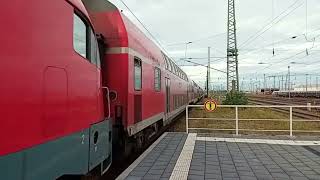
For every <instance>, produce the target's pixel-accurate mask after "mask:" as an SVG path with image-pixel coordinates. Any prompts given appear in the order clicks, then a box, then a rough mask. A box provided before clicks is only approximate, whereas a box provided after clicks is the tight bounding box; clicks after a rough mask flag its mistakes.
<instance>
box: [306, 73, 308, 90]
mask: <svg viewBox="0 0 320 180" xmlns="http://www.w3.org/2000/svg"><path fill="white" fill-rule="evenodd" d="M307 91H308V74H306V92H307Z"/></svg>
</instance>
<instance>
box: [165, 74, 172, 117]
mask: <svg viewBox="0 0 320 180" xmlns="http://www.w3.org/2000/svg"><path fill="white" fill-rule="evenodd" d="M165 84H166V116H167V115H168V114H169V112H170V108H171V107H170V79H169V78H166V82H165Z"/></svg>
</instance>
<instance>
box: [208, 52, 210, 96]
mask: <svg viewBox="0 0 320 180" xmlns="http://www.w3.org/2000/svg"><path fill="white" fill-rule="evenodd" d="M207 69H208V70H207V71H208V72H207V74H208V84H207V96H208V98H209V92H210V89H209V86H210V47H208V68H207Z"/></svg>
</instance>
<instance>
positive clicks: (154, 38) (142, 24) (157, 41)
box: [120, 0, 169, 55]
mask: <svg viewBox="0 0 320 180" xmlns="http://www.w3.org/2000/svg"><path fill="white" fill-rule="evenodd" d="M120 2H121V3H122V4H123V5H124V6H125V7H126V8H127V9H128V11H129V12H130V13H131V14H132V15H133V16H134V18H136V19H137V21H138V22H139V23H140V24H141V26H142V27H143V28H144V29H145V30H146V31H147V32H148V34H149V35H150V36H151V37H152V38H153V40H154V41H155V42H156V43H157V44H158V45H159V46H160V48H161V49H162V50H163V51H164V52H165V53H167V54H168V55H169V53H168V51H167V50H166V49H165V48H164V47H163V46H162V44H161V43H160V41H159V40H158V39H157V38H156V37H155V36H154V35H153V34H152V33H151V32H150V31H149V29H148V28H147V27H146V25H145V24H144V23H143V22H142V21H141V20H140V19H139V18H138V17H137V16H136V15H135V14H134V13H133V11H132V10H131V9H130V8H129V6H128V5H127V4H126V3H125V2H124V1H123V0H120Z"/></svg>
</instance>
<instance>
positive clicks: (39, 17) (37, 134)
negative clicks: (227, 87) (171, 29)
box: [0, 0, 203, 180]
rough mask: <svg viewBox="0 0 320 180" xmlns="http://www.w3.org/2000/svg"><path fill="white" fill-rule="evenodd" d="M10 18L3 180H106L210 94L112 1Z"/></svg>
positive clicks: (37, 6)
mask: <svg viewBox="0 0 320 180" xmlns="http://www.w3.org/2000/svg"><path fill="white" fill-rule="evenodd" d="M26 7H28V8H26ZM1 10H2V11H1V12H2V15H1V16H0V22H2V24H4V25H5V27H3V28H1V34H0V41H1V42H2V43H1V45H0V46H1V48H0V57H1V60H2V61H1V66H0V73H1V77H0V80H1V82H2V84H3V85H2V87H1V89H0V92H1V95H0V97H1V101H0V104H1V109H0V112H1V114H2V118H1V121H0V127H1V129H0V178H1V179H8V180H9V179H10V180H22V179H23V180H37V179H41V180H43V179H58V178H64V177H67V176H68V175H79V176H80V175H86V174H88V173H89V172H95V173H99V174H103V173H104V172H106V170H107V169H108V167H109V166H110V164H111V162H112V157H111V155H112V153H113V154H117V153H115V152H120V151H122V152H125V153H127V154H128V153H130V152H131V151H132V147H137V148H139V147H142V146H143V144H144V143H145V141H148V138H149V137H151V136H152V135H154V134H155V133H157V131H158V130H159V129H160V128H161V127H162V126H165V125H167V124H169V123H170V122H171V121H172V119H173V118H174V117H176V116H177V115H178V114H179V113H181V112H182V111H183V110H184V109H185V106H186V105H187V104H188V103H194V102H196V101H198V100H199V99H200V98H201V96H202V94H203V91H202V89H201V88H200V87H199V86H197V85H196V84H195V83H194V82H193V81H191V80H190V79H189V78H188V77H187V75H186V74H185V73H184V72H183V71H182V70H181V69H180V68H179V67H178V66H177V65H176V64H174V63H173V61H172V60H171V59H170V58H168V56H166V55H165V54H164V53H163V52H161V50H160V49H159V47H157V46H156V45H155V44H154V43H153V42H152V41H151V40H149V39H148V38H147V37H146V36H145V35H144V34H143V33H142V32H141V31H140V30H139V29H138V28H137V27H136V26H135V25H134V24H133V23H132V22H130V21H129V20H128V19H127V18H126V17H125V16H124V15H123V14H122V13H121V12H120V11H119V10H118V9H117V8H116V7H115V6H114V5H112V4H111V3H109V2H107V1H105V0H83V2H81V1H80V0H56V1H42V0H31V1H22V0H14V1H7V2H4V3H2V6H1ZM17 12H21V13H23V14H19V13H17ZM95 34H99V36H96V35H95ZM112 141H113V142H112ZM112 144H114V147H113V149H114V150H113V151H112Z"/></svg>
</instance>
